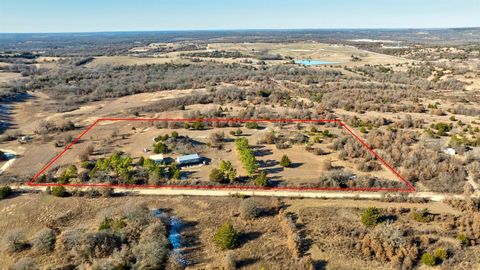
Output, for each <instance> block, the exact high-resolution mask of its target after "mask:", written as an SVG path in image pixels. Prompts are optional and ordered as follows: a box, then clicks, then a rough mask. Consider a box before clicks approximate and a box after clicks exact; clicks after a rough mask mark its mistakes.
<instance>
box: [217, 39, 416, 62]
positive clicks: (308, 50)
mask: <svg viewBox="0 0 480 270" xmlns="http://www.w3.org/2000/svg"><path fill="white" fill-rule="evenodd" d="M208 49H210V50H225V51H240V52H245V53H251V52H252V51H268V52H269V53H270V54H280V55H282V56H283V57H287V56H288V57H292V58H294V59H311V60H323V61H331V62H338V64H341V65H342V66H343V65H364V64H396V63H405V62H408V61H409V60H407V59H403V58H399V57H394V56H389V55H384V54H378V53H374V52H368V51H364V50H360V49H357V48H355V47H352V46H347V45H336V44H323V43H317V42H296V43H211V44H209V45H208ZM352 55H354V56H358V57H360V58H361V59H362V61H359V62H352V61H351V56H352Z"/></svg>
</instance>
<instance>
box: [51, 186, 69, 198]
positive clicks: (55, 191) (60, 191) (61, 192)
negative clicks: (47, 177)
mask: <svg viewBox="0 0 480 270" xmlns="http://www.w3.org/2000/svg"><path fill="white" fill-rule="evenodd" d="M51 194H52V195H53V196H55V197H67V196H68V192H67V190H66V189H65V188H64V187H63V186H56V187H52V193H51Z"/></svg>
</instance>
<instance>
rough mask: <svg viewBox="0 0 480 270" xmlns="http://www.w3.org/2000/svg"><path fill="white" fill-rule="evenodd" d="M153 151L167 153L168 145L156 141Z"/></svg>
mask: <svg viewBox="0 0 480 270" xmlns="http://www.w3.org/2000/svg"><path fill="white" fill-rule="evenodd" d="M153 152H154V153H155V154H166V153H168V147H167V145H166V144H164V143H163V142H158V143H156V144H155V145H154V146H153Z"/></svg>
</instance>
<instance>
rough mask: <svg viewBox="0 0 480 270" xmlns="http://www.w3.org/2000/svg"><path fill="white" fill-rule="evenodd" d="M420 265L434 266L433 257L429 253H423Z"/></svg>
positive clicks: (434, 260)
mask: <svg viewBox="0 0 480 270" xmlns="http://www.w3.org/2000/svg"><path fill="white" fill-rule="evenodd" d="M422 263H423V264H425V265H428V266H434V265H435V264H436V259H435V256H433V254H431V253H428V252H426V253H423V255H422Z"/></svg>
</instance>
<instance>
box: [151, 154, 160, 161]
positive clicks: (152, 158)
mask: <svg viewBox="0 0 480 270" xmlns="http://www.w3.org/2000/svg"><path fill="white" fill-rule="evenodd" d="M149 159H151V160H153V161H154V162H155V163H162V162H163V155H162V154H158V155H151V156H150V157H149Z"/></svg>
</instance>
